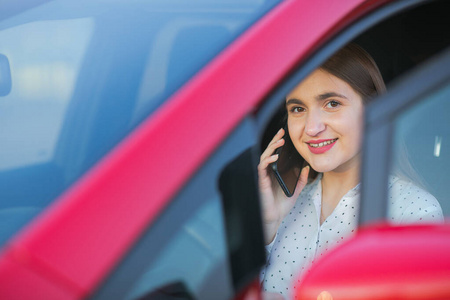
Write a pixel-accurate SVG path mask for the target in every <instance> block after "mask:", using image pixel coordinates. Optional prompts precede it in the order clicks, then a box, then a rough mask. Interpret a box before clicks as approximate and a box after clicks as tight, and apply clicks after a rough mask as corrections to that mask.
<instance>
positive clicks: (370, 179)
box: [360, 49, 450, 224]
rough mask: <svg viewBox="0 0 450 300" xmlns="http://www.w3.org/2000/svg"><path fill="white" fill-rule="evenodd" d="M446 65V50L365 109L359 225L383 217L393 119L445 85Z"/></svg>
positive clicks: (448, 77) (448, 52) (449, 54)
mask: <svg viewBox="0 0 450 300" xmlns="http://www.w3.org/2000/svg"><path fill="white" fill-rule="evenodd" d="M449 65H450V50H449V49H447V50H444V51H443V52H442V53H440V54H438V55H436V56H435V57H433V58H431V59H430V60H429V61H428V62H426V63H424V64H423V65H421V66H419V67H418V68H417V69H416V70H415V71H413V72H411V73H410V74H408V75H406V77H405V78H403V79H399V81H397V83H396V84H395V85H394V86H393V87H392V89H391V90H390V91H389V92H388V93H387V94H386V95H385V96H383V97H381V98H380V99H378V100H377V101H374V102H373V103H371V104H370V105H368V106H367V108H366V118H365V133H364V136H365V139H364V142H363V161H362V169H361V210H360V224H366V223H371V222H374V221H379V220H383V219H385V217H386V215H387V211H388V205H387V199H388V177H389V173H390V171H391V166H392V161H393V156H394V154H395V153H393V151H392V150H393V149H392V147H393V135H394V130H395V128H394V125H395V121H396V118H397V116H399V115H400V114H402V113H403V112H404V111H406V110H407V109H410V108H411V107H412V105H414V104H416V103H420V102H421V101H422V100H426V98H425V99H424V97H426V96H427V95H429V94H431V93H433V92H434V91H435V90H436V89H439V88H440V87H441V86H443V85H445V83H446V82H447V83H448V82H449V80H450V69H449V68H448V66H449ZM424 78H426V79H427V80H424ZM375 149H376V150H375ZM380 162H381V163H380Z"/></svg>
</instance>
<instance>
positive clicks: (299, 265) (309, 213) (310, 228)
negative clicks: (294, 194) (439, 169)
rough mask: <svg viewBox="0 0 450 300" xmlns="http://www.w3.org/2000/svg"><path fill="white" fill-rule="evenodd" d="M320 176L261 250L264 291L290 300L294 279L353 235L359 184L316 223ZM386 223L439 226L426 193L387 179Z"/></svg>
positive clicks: (437, 212)
mask: <svg viewBox="0 0 450 300" xmlns="http://www.w3.org/2000/svg"><path fill="white" fill-rule="evenodd" d="M321 179H322V176H321V175H319V176H318V177H317V178H316V180H314V181H313V182H312V183H309V184H308V185H307V186H306V187H305V188H304V189H303V191H302V192H301V194H300V196H299V197H298V199H297V202H296V204H295V206H294V207H293V208H292V210H291V211H290V212H289V214H288V215H287V216H286V218H285V219H284V220H283V221H282V223H281V225H280V227H279V228H278V232H277V234H276V236H275V239H274V240H273V242H272V243H271V244H270V245H267V246H266V252H267V263H266V266H265V267H264V268H263V270H262V271H261V273H260V280H261V284H262V287H263V290H264V291H269V292H275V293H279V294H282V295H284V296H285V297H286V298H287V299H291V297H290V296H291V292H292V291H291V289H292V287H293V286H294V283H295V282H294V280H297V279H298V277H299V275H300V274H304V272H305V271H306V270H307V269H308V267H309V266H311V264H313V263H314V261H315V260H317V259H318V258H320V257H321V256H322V255H324V254H325V253H327V251H329V250H331V249H332V248H334V247H336V246H338V245H339V244H340V243H342V242H343V241H344V240H345V239H346V238H348V237H350V236H351V235H352V234H354V232H355V231H356V228H357V225H358V212H359V190H360V188H359V187H360V185H359V184H358V185H357V186H356V187H355V188H353V189H351V190H350V191H348V192H347V194H345V195H344V197H343V198H342V199H341V200H340V201H339V203H338V205H337V206H336V208H335V209H334V211H333V212H332V213H331V215H330V216H328V218H327V219H326V220H325V221H324V222H323V223H322V224H320V212H321V197H322V184H321ZM389 196H390V209H389V213H388V215H389V217H388V218H389V219H390V220H391V221H392V222H395V223H407V222H421V221H422V222H430V221H436V222H439V221H442V220H443V214H442V209H441V207H440V205H439V203H438V201H437V200H436V199H435V198H434V197H433V196H432V195H431V194H429V193H428V192H426V191H425V190H423V189H420V188H418V187H416V186H415V185H413V184H412V183H408V182H406V181H403V180H400V179H399V178H397V177H393V176H391V177H390V179H389Z"/></svg>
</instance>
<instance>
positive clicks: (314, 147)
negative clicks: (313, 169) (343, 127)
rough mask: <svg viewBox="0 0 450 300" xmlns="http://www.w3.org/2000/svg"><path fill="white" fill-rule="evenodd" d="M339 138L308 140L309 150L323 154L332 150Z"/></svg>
mask: <svg viewBox="0 0 450 300" xmlns="http://www.w3.org/2000/svg"><path fill="white" fill-rule="evenodd" d="M337 140H338V139H332V140H320V141H314V143H312V142H306V144H307V145H308V148H309V151H311V153H313V154H322V153H325V152H327V151H328V150H330V149H331V148H332V147H333V146H334V144H335V143H336V141H337Z"/></svg>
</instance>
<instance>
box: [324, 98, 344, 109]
mask: <svg viewBox="0 0 450 300" xmlns="http://www.w3.org/2000/svg"><path fill="white" fill-rule="evenodd" d="M340 105H341V103H339V102H338V101H336V100H331V101H329V102H328V103H327V105H326V106H327V108H336V107H339V106H340Z"/></svg>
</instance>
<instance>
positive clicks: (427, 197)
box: [388, 176, 443, 223]
mask: <svg viewBox="0 0 450 300" xmlns="http://www.w3.org/2000/svg"><path fill="white" fill-rule="evenodd" d="M388 196H389V202H388V205H389V213H388V214H389V219H390V220H391V221H392V222H394V223H412V222H441V221H443V213H442V209H441V206H440V204H439V202H438V201H437V200H436V198H435V197H434V196H433V195H432V194H430V193H429V192H428V191H426V190H425V189H423V188H421V187H419V186H417V185H415V184H414V183H412V182H410V181H406V180H403V179H400V178H399V177H396V176H390V177H389V182H388Z"/></svg>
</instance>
